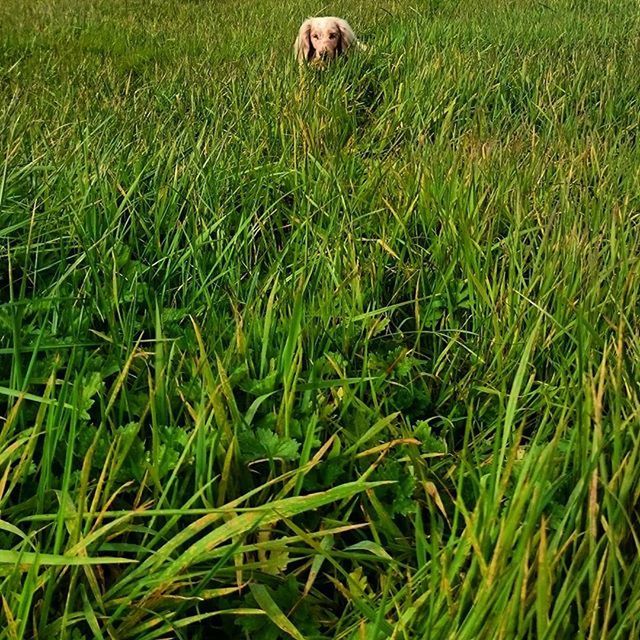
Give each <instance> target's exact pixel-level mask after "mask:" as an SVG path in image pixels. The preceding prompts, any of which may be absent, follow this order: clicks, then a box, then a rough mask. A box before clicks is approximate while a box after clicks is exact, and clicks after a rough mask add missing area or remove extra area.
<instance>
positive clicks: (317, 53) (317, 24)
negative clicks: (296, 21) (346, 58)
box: [293, 16, 362, 64]
mask: <svg viewBox="0 0 640 640" xmlns="http://www.w3.org/2000/svg"><path fill="white" fill-rule="evenodd" d="M353 45H359V46H360V47H362V45H360V43H359V42H358V41H357V39H356V36H355V33H354V32H353V29H352V28H351V27H350V26H349V23H348V22H347V21H346V20H343V19H342V18H336V17H334V16H324V17H320V18H307V20H305V21H304V22H303V23H302V26H301V27H300V31H299V32H298V37H297V38H296V41H295V43H294V45H293V49H294V53H295V57H296V60H297V61H298V62H299V63H300V64H304V63H305V62H311V63H319V62H323V61H326V60H333V59H334V58H337V57H338V56H339V55H342V54H344V53H346V52H347V50H348V49H349V48H350V47H352V46H353Z"/></svg>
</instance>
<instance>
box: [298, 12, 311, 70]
mask: <svg viewBox="0 0 640 640" xmlns="http://www.w3.org/2000/svg"><path fill="white" fill-rule="evenodd" d="M293 49H294V51H295V54H296V60H297V61H298V62H299V63H300V64H302V63H303V62H305V61H307V60H310V59H311V58H312V57H313V54H314V53H315V50H314V48H313V45H312V44H311V19H310V18H309V19H308V20H305V21H304V22H303V23H302V26H301V27H300V31H298V37H297V38H296V41H295V44H294V45H293Z"/></svg>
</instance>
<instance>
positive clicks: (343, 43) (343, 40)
mask: <svg viewBox="0 0 640 640" xmlns="http://www.w3.org/2000/svg"><path fill="white" fill-rule="evenodd" d="M335 24H336V28H337V29H338V32H339V34H340V38H339V40H338V53H343V52H344V51H346V50H347V49H348V48H349V47H350V46H351V45H352V44H353V43H354V42H355V41H356V34H355V33H353V29H352V28H351V27H350V26H349V23H348V22H347V21H346V20H343V19H342V18H336V19H335Z"/></svg>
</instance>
